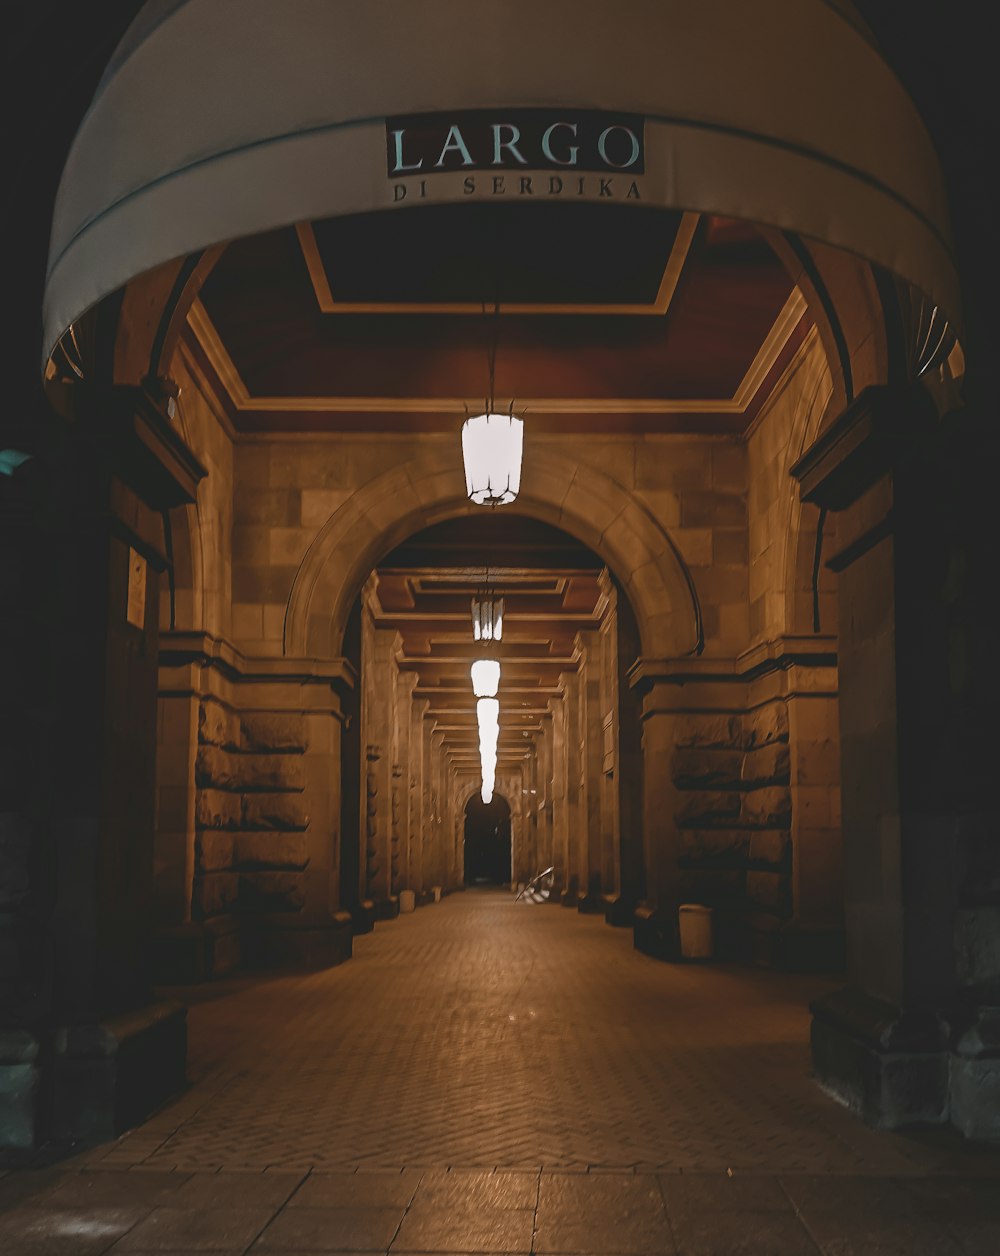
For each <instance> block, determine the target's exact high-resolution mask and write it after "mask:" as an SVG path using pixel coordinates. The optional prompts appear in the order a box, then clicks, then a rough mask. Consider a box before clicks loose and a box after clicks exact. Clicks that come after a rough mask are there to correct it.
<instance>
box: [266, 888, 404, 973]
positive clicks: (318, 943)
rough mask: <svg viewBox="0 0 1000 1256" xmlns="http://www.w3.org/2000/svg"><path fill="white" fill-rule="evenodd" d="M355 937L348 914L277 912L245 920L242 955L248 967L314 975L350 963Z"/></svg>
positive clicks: (339, 912)
mask: <svg viewBox="0 0 1000 1256" xmlns="http://www.w3.org/2000/svg"><path fill="white" fill-rule="evenodd" d="M397 910H398V904H397ZM353 937H354V927H353V920H352V917H351V914H350V913H349V912H346V911H338V912H333V913H332V914H327V913H325V912H323V913H317V914H315V915H313V914H308V915H307V914H299V913H292V912H287V913H286V912H274V913H268V914H266V915H261V916H255V917H253V918H252V919H246V920H244V922H243V953H244V957H245V960H246V964H247V967H248V968H295V969H299V970H305V971H308V972H312V971H315V970H316V969H320V968H333V967H334V966H335V965H337V964H343V963H344V961H345V960H349V959H350V958H351V955H352V952H353Z"/></svg>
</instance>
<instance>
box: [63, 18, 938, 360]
mask: <svg viewBox="0 0 1000 1256" xmlns="http://www.w3.org/2000/svg"><path fill="white" fill-rule="evenodd" d="M535 107H537V108H563V109H600V110H611V111H628V112H631V113H635V114H640V115H643V116H644V117H645V118H646V119H647V121H646V176H645V178H646V183H645V186H644V193H646V191H647V189H648V195H647V203H649V200H652V203H655V204H661V205H665V206H669V207H673V208H678V209H685V210H697V211H700V212H705V213H716V214H722V215H727V216H732V217H738V218H747V219H751V220H753V221H756V222H760V223H764V224H767V225H770V226H775V227H779V228H782V229H786V230H790V231H795V232H798V233H800V234H802V235H805V236H810V237H814V238H816V239H819V240H822V241H825V242H827V243H829V244H832V245H835V246H838V247H841V248H844V249H848V250H850V251H852V252H855V253H858V254H860V255H862V256H863V257H865V258H867V259H868V260H870V261H872V262H876V263H878V264H880V265H882V266H884V267H886V268H887V269H889V270H890V271H892V272H894V273H895V274H897V275H898V276H900V277H901V278H902V279H905V280H908V281H909V282H910V283H912V284H913V285H914V286H916V287H917V288H919V289H920V290H921V291H923V292H924V293H925V294H926V295H927V296H929V297H930V298H931V299H932V300H933V301H934V302H936V303H937V304H939V305H940V306H941V307H942V309H943V310H944V311H945V312H946V313H947V314H948V316H949V318H950V319H951V320H952V322H957V321H958V320H959V319H960V317H961V313H960V299H959V290H958V280H957V275H956V268H955V264H954V260H953V254H952V248H951V237H950V228H949V222H948V212H947V205H946V200H945V194H944V189H943V183H942V178H941V173H940V169H939V165H938V161H937V157H936V154H935V152H934V150H933V147H932V145H931V141H930V139H929V137H928V135H927V133H926V131H925V130H924V127H923V125H922V123H921V121H920V119H919V117H918V114H917V111H916V108H915V107H914V105H913V104H912V102H911V101H910V99H909V98H908V96H907V95H906V93H905V92H904V91H903V89H902V87H901V86H900V84H899V83H898V81H897V80H896V79H895V77H894V76H893V74H892V73H891V71H890V70H889V69H888V67H887V66H886V65H885V63H884V61H883V60H882V59H881V57H880V56H879V54H878V52H877V50H876V49H875V47H874V45H873V44H872V42H871V40H870V38H869V37H868V36H867V34H866V33H865V32H864V30H863V28H862V27H861V25H860V23H859V22H858V20H857V18H856V15H854V14H853V13H852V12H851V11H850V10H849V6H846V5H844V4H842V3H831V2H830V0H756V2H754V3H735V2H734V0H698V2H697V3H696V4H692V3H690V0H615V2H614V3H612V2H611V0H604V2H603V3H601V4H589V3H588V4H584V3H581V0H463V2H462V3H461V4H457V3H455V0H151V2H150V3H148V4H147V5H146V6H145V8H144V9H143V10H142V12H141V13H140V15H139V17H138V18H137V19H136V21H135V22H134V23H133V25H132V27H131V28H130V30H129V32H128V33H127V35H126V37H125V39H124V40H123V41H122V44H121V45H120V47H119V48H118V50H117V52H116V53H115V56H114V57H113V59H112V61H111V64H110V65H109V67H108V70H107V72H106V73H105V75H104V78H103V79H102V81H101V84H100V86H99V88H98V91H97V94H96V96H95V99H94V101H93V104H92V105H91V107H90V109H89V111H88V113H87V114H86V116H85V118H84V120H83V122H82V124H81V126H80V129H79V132H78V133H77V136H76V139H75V141H74V144H73V147H72V149H71V152H70V155H69V158H68V160H67V163H66V167H65V170H64V172H63V177H62V182H61V185H60V188H59V194H58V198H57V202H56V207H55V216H54V221H53V228H52V240H51V246H50V255H49V271H48V279H47V285H46V300H45V341H44V348H45V356H46V358H47V356H48V354H49V352H50V351H51V348H52V346H53V345H54V344H55V342H56V341H57V340H58V338H59V337H60V336H61V335H62V333H63V332H64V331H65V329H66V328H67V327H68V326H69V324H70V323H71V322H72V321H73V320H74V319H76V318H78V317H79V316H80V314H82V313H83V312H84V311H85V310H86V309H88V308H89V307H90V306H91V305H93V304H94V303H95V302H96V301H98V300H99V299H100V298H101V297H103V296H106V295H107V294H108V293H110V292H113V291H114V290H115V289H116V288H118V287H120V286H121V285H122V284H124V283H126V282H127V281H128V280H129V279H132V278H134V277H135V276H136V275H139V274H141V273H143V272H145V271H147V270H150V269H151V268H152V267H154V266H157V265H159V264H161V263H163V262H166V261H169V260H170V259H172V258H175V257H179V256H181V255H184V254H188V253H192V252H194V251H196V250H198V249H202V248H205V247H207V246H209V245H212V244H217V243H220V242H222V241H225V240H229V239H233V238H236V237H239V236H245V235H249V234H253V233H255V232H260V231H265V230H268V229H271V228H274V227H277V226H281V225H285V224H289V223H293V222H297V221H301V220H304V219H316V218H324V217H331V216H335V215H338V214H344V213H357V212H362V211H366V210H373V209H388V208H391V206H392V196H391V183H390V181H389V179H388V178H387V173H386V142H385V124H384V120H385V119H386V118H387V117H393V116H396V115H401V114H405V115H413V114H418V113H424V112H436V111H446V110H470V109H484V108H488V109H503V108H535ZM436 179H437V180H438V181H439V183H440V185H441V186H440V187H438V186H437V185H436V184H435V179H434V178H432V179H429V180H428V188H427V195H426V200H425V202H424V203H427V202H428V201H430V202H433V201H434V200H435V199H442V198H444V199H446V198H447V196H448V193H447V191H446V190H445V188H444V180H443V176H436ZM400 212H405V210H401V211H400Z"/></svg>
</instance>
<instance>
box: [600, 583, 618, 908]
mask: <svg viewBox="0 0 1000 1256" xmlns="http://www.w3.org/2000/svg"><path fill="white" fill-rule="evenodd" d="M601 583H602V588H603V590H604V597H605V611H604V616H603V618H602V620H601V629H600V633H599V644H600V660H601V666H600V673H601V691H600V708H599V709H600V721H601V727H600V730H599V731H600V743H599V744H600V753H601V834H602V845H601V852H602V864H601V880H602V883H603V886H604V895H605V899H606V902H607V911H606V915H608V916H609V917H610V916H613V915H614V914H615V908H616V905H617V903H618V901H619V900H620V898H621V810H620V796H619V793H620V786H619V783H618V777H619V753H618V724H619V700H618V613H617V610H616V608H615V604H616V601H617V594H616V592H615V589H614V585H613V584H612V583H611V580H610V577H609V576H608V574H607V572H603V573H602V580H601Z"/></svg>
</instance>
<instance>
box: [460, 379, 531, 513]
mask: <svg viewBox="0 0 1000 1256" xmlns="http://www.w3.org/2000/svg"><path fill="white" fill-rule="evenodd" d="M511 405H512V406H513V402H512V403H511ZM523 441H524V422H523V420H521V419H515V418H514V415H513V413H511V414H492V413H490V412H489V408H487V413H485V414H477V415H476V417H475V418H472V419H466V420H465V422H464V423H463V424H462V458H463V460H464V462H465V492H466V495H467V496H468V498H469V500H470V501H472V502H475V504H476V505H477V506H506V505H509V503H510V502H512V501H513V500H514V499H515V498H516V497H517V494H518V492H519V490H520V488H521V453H522V448H523Z"/></svg>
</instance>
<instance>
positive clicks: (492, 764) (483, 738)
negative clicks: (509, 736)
mask: <svg viewBox="0 0 1000 1256" xmlns="http://www.w3.org/2000/svg"><path fill="white" fill-rule="evenodd" d="M483 661H484V662H488V661H489V660H483ZM498 670H499V667H498ZM476 722H477V723H478V725H479V766H480V771H481V773H482V799H483V802H484V803H489V802H490V800H491V799H492V797H493V787H494V785H495V783H496V771H497V741H498V740H499V737H500V703H499V702H498V701H497V699H496V698H480V699H479V700H478V701H477V703H476Z"/></svg>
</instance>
